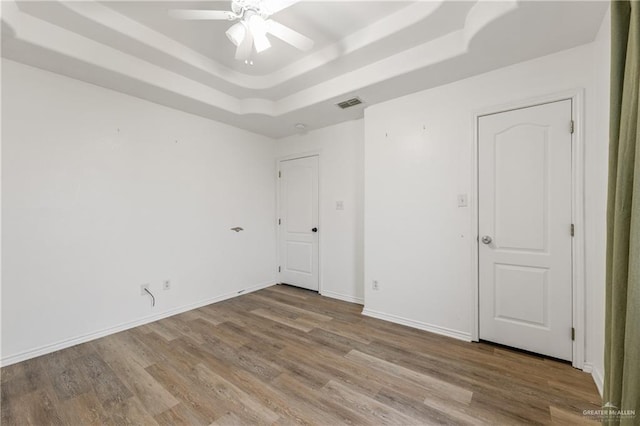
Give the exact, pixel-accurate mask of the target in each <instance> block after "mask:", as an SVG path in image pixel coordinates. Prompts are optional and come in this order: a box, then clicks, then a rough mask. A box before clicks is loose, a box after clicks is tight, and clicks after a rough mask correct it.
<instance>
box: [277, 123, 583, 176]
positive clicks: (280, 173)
mask: <svg viewBox="0 0 640 426" xmlns="http://www.w3.org/2000/svg"><path fill="white" fill-rule="evenodd" d="M571 133H573V132H571ZM278 177H279V178H281V177H282V172H281V171H279V170H278Z"/></svg>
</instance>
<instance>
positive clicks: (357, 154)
mask: <svg viewBox="0 0 640 426" xmlns="http://www.w3.org/2000/svg"><path fill="white" fill-rule="evenodd" d="M311 151H319V152H320V172H319V174H320V281H321V282H320V290H321V293H322V294H323V295H325V296H329V297H335V298H339V299H342V300H347V301H351V302H356V303H363V301H364V289H363V286H362V283H363V268H364V259H363V251H364V247H363V239H362V236H363V210H362V209H363V155H364V121H363V120H357V121H348V122H345V123H341V124H337V125H335V126H330V127H325V128H323V129H319V130H315V131H312V132H309V133H305V134H301V135H294V136H290V137H287V138H284V139H280V140H279V141H278V142H277V143H276V157H277V158H282V157H287V156H292V155H294V156H295V155H296V154H301V153H307V152H311ZM336 201H343V202H344V210H336Z"/></svg>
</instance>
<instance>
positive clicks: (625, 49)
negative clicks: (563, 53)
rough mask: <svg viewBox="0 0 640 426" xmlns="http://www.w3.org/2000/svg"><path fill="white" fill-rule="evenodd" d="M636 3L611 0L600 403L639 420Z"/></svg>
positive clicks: (615, 420) (639, 52)
mask: <svg viewBox="0 0 640 426" xmlns="http://www.w3.org/2000/svg"><path fill="white" fill-rule="evenodd" d="M639 98H640V2H639V1H637V0H631V1H629V0H623V1H615V0H614V1H612V2H611V115H610V120H611V122H610V135H609V136H610V140H609V144H610V145H609V187H608V191H609V193H608V203H607V275H606V280H607V281H606V317H605V355H604V363H605V378H604V402H605V404H607V403H608V404H610V405H613V406H615V407H617V408H618V409H620V410H635V413H636V415H635V416H624V415H623V416H621V417H618V416H615V415H613V416H605V417H604V423H605V424H621V425H638V424H640V133H639V132H640V126H639V123H640V110H639V108H638V102H639Z"/></svg>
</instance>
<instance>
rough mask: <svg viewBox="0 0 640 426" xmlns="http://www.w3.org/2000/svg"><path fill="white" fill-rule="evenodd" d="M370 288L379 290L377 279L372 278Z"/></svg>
mask: <svg viewBox="0 0 640 426" xmlns="http://www.w3.org/2000/svg"><path fill="white" fill-rule="evenodd" d="M371 288H372V289H374V290H380V285H379V284H378V281H377V280H373V282H372V283H371Z"/></svg>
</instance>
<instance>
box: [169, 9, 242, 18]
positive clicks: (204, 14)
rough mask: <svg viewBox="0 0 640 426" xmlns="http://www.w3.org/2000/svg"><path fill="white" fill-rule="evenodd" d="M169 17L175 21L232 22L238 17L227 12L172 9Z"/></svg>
mask: <svg viewBox="0 0 640 426" xmlns="http://www.w3.org/2000/svg"><path fill="white" fill-rule="evenodd" d="M169 16H171V17H172V18H176V19H195V20H221V21H232V20H234V19H236V18H238V16H237V15H236V14H235V13H233V12H231V11H229V10H188V9H173V10H170V11H169Z"/></svg>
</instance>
